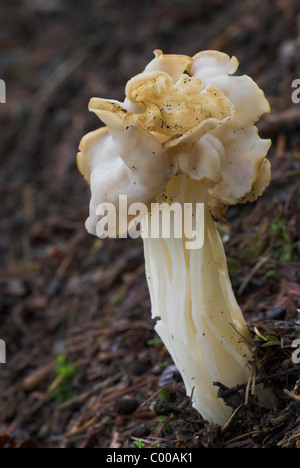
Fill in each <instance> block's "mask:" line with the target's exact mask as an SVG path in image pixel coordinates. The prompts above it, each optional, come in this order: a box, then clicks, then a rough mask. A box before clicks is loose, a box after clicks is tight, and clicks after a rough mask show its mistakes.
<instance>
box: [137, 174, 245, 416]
mask: <svg viewBox="0 0 300 468" xmlns="http://www.w3.org/2000/svg"><path fill="white" fill-rule="evenodd" d="M170 187H171V188H170V189H169V191H168V193H167V194H166V195H167V196H168V197H169V198H168V199H169V200H172V201H173V202H180V203H195V202H197V203H201V202H204V203H205V202H206V193H207V192H206V190H207V189H206V188H205V187H203V191H202V193H199V183H197V184H196V183H195V182H193V181H191V180H190V179H189V180H187V178H186V176H179V177H176V178H175V177H174V178H173V183H171V184H170ZM146 222H147V220H146V219H144V221H143V224H144V227H145V223H146ZM148 225H150V218H149V219H148ZM172 227H174V226H172ZM172 232H174V231H173V230H172V229H171V238H170V239H163V238H159V239H151V235H149V236H148V238H144V251H145V261H146V275H147V280H148V285H149V290H150V295H151V302H152V317H153V318H155V319H157V325H156V331H157V333H158V335H159V336H160V337H161V339H162V340H163V342H164V344H165V346H166V347H167V349H168V351H169V353H170V354H171V356H172V358H173V360H174V362H175V364H176V365H177V367H178V370H179V371H180V373H181V375H182V378H183V380H184V383H185V386H186V390H187V394H188V395H190V396H191V395H192V400H193V406H194V407H195V408H196V409H197V410H198V411H199V413H200V414H201V415H202V416H203V417H204V418H205V419H207V420H209V421H213V422H215V423H219V424H224V423H225V422H226V420H227V419H228V418H229V417H230V414H231V411H230V409H229V408H228V407H226V406H225V404H224V402H223V401H222V400H220V399H219V398H218V396H217V388H216V386H214V385H213V383H214V382H221V383H222V384H224V385H226V386H227V387H230V388H231V387H234V386H236V385H238V384H243V383H246V382H247V381H248V378H249V374H250V370H249V361H250V360H251V358H252V355H251V352H250V349H249V346H248V344H247V342H246V341H247V339H248V338H249V330H248V327H247V324H246V322H245V320H244V318H243V315H242V312H241V309H240V307H239V306H238V304H237V302H236V299H235V297H234V294H233V291H232V286H231V282H230V279H229V276H228V270H227V263H226V257H225V253H224V248H223V244H222V241H221V239H220V236H219V233H218V230H217V227H216V225H215V223H214V221H213V219H212V217H211V215H210V213H209V211H208V209H207V207H205V226H204V232H205V236H204V244H203V247H202V248H200V249H196V250H187V249H186V241H187V239H186V238H184V237H183V238H182V239H176V238H174V236H172Z"/></svg>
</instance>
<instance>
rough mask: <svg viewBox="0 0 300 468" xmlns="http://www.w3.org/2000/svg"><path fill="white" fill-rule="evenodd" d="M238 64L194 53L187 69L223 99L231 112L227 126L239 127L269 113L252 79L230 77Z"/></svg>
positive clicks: (215, 55)
mask: <svg viewBox="0 0 300 468" xmlns="http://www.w3.org/2000/svg"><path fill="white" fill-rule="evenodd" d="M238 65H239V62H238V60H237V59H236V58H235V57H232V58H230V57H229V56H228V55H226V54H224V53H221V52H217V51H213V50H210V51H204V52H200V53H198V54H196V55H195V56H194V57H193V61H192V62H191V63H190V64H189V65H188V70H189V72H190V73H191V74H192V75H193V76H197V77H198V78H200V80H201V81H202V86H203V88H204V89H205V88H206V87H207V86H210V85H211V84H213V85H215V86H216V87H217V88H219V89H220V90H221V91H222V92H223V93H224V94H225V96H227V98H228V99H229V100H230V101H231V102H232V104H233V106H234V109H235V112H234V115H233V118H232V119H231V122H230V124H231V125H232V126H233V127H235V126H237V127H240V128H243V127H244V126H248V125H253V124H254V123H255V122H257V121H258V120H259V118H260V116H261V115H263V114H265V113H268V112H270V105H269V103H268V101H267V99H266V98H265V96H264V93H263V91H262V90H261V89H260V88H259V87H258V85H257V84H256V83H255V82H254V81H253V80H252V78H250V77H249V76H247V75H244V76H231V75H233V73H235V72H236V70H237V67H238Z"/></svg>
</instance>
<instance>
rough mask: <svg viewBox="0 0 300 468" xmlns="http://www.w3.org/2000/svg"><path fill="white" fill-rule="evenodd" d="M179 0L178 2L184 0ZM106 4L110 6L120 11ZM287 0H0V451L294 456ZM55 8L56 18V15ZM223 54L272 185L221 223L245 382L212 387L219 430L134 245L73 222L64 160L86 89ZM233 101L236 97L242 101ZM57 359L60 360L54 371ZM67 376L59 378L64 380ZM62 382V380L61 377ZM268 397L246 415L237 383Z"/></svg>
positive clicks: (71, 167) (291, 74)
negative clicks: (0, 95) (186, 369)
mask: <svg viewBox="0 0 300 468" xmlns="http://www.w3.org/2000/svg"><path fill="white" fill-rule="evenodd" d="M187 3H188V4H187ZM120 5H121V6H120ZM299 15H300V6H299V2H297V1H289V2H275V3H274V2H273V1H272V0H266V1H264V2H261V1H259V0H253V1H252V2H250V3H249V4H248V5H247V7H246V8H245V5H244V3H243V2H238V1H237V0H234V1H232V2H230V3H229V2H225V1H223V0H212V1H210V2H206V1H204V2H197V1H196V0H192V1H190V2H180V1H178V2H174V1H173V0H164V1H162V0H159V1H156V2H147V1H145V2H142V3H140V4H139V8H136V4H135V2H130V1H129V2H119V1H118V0H112V1H109V2H107V1H101V2H99V1H96V0H91V1H90V2H87V4H86V3H85V2H81V3H80V2H76V5H75V6H74V2H71V1H70V0H56V1H55V2H53V1H52V2H50V1H47V2H38V1H35V0H30V1H29V0H28V1H26V2H24V5H23V4H22V8H20V9H19V10H18V11H17V10H16V9H15V5H14V2H11V1H8V0H3V2H1V19H0V25H1V28H0V31H1V37H0V43H1V50H2V53H1V58H0V69H1V76H0V78H1V79H5V80H6V82H7V88H8V96H7V104H5V105H4V104H1V105H0V123H1V142H0V161H1V174H0V197H1V208H0V209H1V224H0V339H4V340H5V342H6V345H7V364H6V365H3V364H1V365H0V394H1V399H0V447H1V448H25V447H26V448H36V447H51V448H53V447H57V448H73V447H81V448H93V447H97V448H98V447H100V448H106V447H111V448H116V449H118V448H121V447H124V448H130V447H137V446H142V447H157V446H159V447H162V448H172V447H175V448H176V447H177V448H210V447H214V448H221V447H226V448H239V447H241V448H245V447H249V448H258V447H259V448H262V447H265V448H275V447H276V448H300V431H299V425H300V409H299V408H300V405H299V380H298V379H299V365H298V364H297V365H294V364H293V363H292V352H293V350H294V348H292V343H293V340H294V339H295V338H297V337H298V336H299V332H300V330H299V323H300V317H299V310H300V267H299V266H300V218H299V213H300V201H299V200H300V197H299V195H300V181H299V175H300V140H299V125H300V122H299V116H300V107H299V105H300V104H299V105H295V104H292V103H291V92H292V88H291V83H292V81H293V79H295V78H300V68H299V64H300V58H299V56H298V55H297V54H298V50H299V47H298V46H297V44H298V42H297V41H299V24H298V23H299ZM66 18H68V21H66ZM157 47H162V48H163V49H164V51H165V52H166V53H183V54H187V55H191V56H192V55H194V54H195V53H196V52H198V51H199V50H205V49H213V48H216V47H217V48H218V47H220V48H222V50H223V51H224V52H226V53H228V54H230V55H235V56H237V57H238V59H239V62H240V66H241V71H242V72H243V73H246V74H248V75H250V76H253V78H254V79H255V81H256V82H258V84H259V86H260V87H262V88H263V89H264V90H265V93H266V96H267V98H268V99H269V100H270V102H271V107H272V113H271V114H270V115H267V116H265V117H264V119H263V121H262V122H261V124H260V134H261V136H263V137H265V138H269V137H272V140H273V146H272V149H271V151H270V160H271V164H272V173H273V178H272V182H271V185H270V187H269V188H268V189H267V191H266V192H265V194H264V195H263V197H261V199H260V200H258V201H257V202H255V204H254V205H253V206H248V205H244V206H237V207H232V208H230V210H229V212H228V222H226V223H224V225H223V226H220V231H221V234H222V236H224V246H225V249H226V253H227V258H228V265H229V271H230V275H231V278H232V282H233V286H234V289H235V292H236V293H237V292H239V293H240V295H239V297H238V300H239V302H240V304H241V307H242V308H243V311H244V313H245V316H246V318H247V320H248V322H249V325H250V328H251V330H252V333H253V345H254V349H255V352H256V356H257V362H256V365H255V366H254V367H253V373H252V375H251V379H250V380H249V382H248V385H246V386H241V387H239V388H235V389H226V388H224V387H222V383H219V384H218V385H219V389H220V392H221V394H222V397H223V398H224V399H225V401H227V402H228V404H230V405H231V407H232V408H233V414H232V416H231V418H230V419H229V420H228V422H227V424H225V425H224V426H223V428H220V427H219V426H215V425H212V424H208V423H207V422H206V421H204V420H203V419H202V418H201V416H200V415H199V414H197V413H196V411H195V410H193V408H192V407H191V403H190V399H189V398H187V397H186V395H185V388H184V386H183V383H182V380H181V378H180V376H179V373H178V372H176V370H174V364H173V363H172V361H171V359H170V357H169V355H168V353H167V351H166V349H165V347H164V346H163V344H162V343H161V342H160V341H159V340H158V337H157V336H156V335H155V333H154V331H153V326H154V324H153V321H152V320H151V318H150V300H149V294H148V289H147V284H146V279H145V271H144V259H143V248H142V243H141V241H139V240H137V241H132V240H130V239H128V240H117V239H116V240H114V239H111V240H106V241H100V240H98V239H94V238H92V237H91V236H88V234H87V233H86V231H85V229H84V221H85V219H86V217H87V214H88V213H87V210H88V200H89V193H88V188H87V187H86V185H85V183H84V181H83V180H82V178H81V176H80V174H79V173H78V170H77V168H76V152H77V147H78V144H79V141H80V139H81V137H82V136H83V135H84V134H85V133H87V132H88V131H90V130H94V129H96V128H97V126H98V121H97V119H95V118H93V116H92V115H90V114H89V113H88V110H87V105H88V101H89V98H90V97H91V96H92V95H95V96H103V97H105V96H117V97H118V98H119V99H123V97H124V96H123V94H122V93H123V91H122V90H123V89H124V83H126V82H127V81H128V79H130V77H131V76H133V75H135V74H137V73H138V72H139V71H142V70H143V68H144V67H145V65H146V63H147V62H148V61H149V60H150V59H151V57H152V51H153V50H154V49H156V48H157ZM246 105H247V103H245V106H246ZM59 362H63V363H64V364H62V365H61V366H59ZM68 375H69V377H68ZM70 375H71V377H70ZM258 382H261V385H265V386H267V387H268V388H269V391H272V392H273V394H274V395H275V396H276V401H277V407H276V408H271V409H270V408H261V407H258V405H257V402H256V399H255V394H254V384H255V383H256V384H257V383H258Z"/></svg>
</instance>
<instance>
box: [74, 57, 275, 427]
mask: <svg viewBox="0 0 300 468" xmlns="http://www.w3.org/2000/svg"><path fill="white" fill-rule="evenodd" d="M237 66H238V62H237V60H236V59H235V58H231V59H230V57H228V56H227V55H225V54H223V53H220V52H216V51H206V52H201V53H199V54H197V55H196V56H195V57H193V58H191V57H187V56H178V55H164V54H163V53H162V52H161V51H155V58H154V60H152V61H151V62H150V63H149V65H148V66H147V67H146V69H145V71H144V72H143V73H141V74H140V75H137V76H135V77H134V78H132V79H131V80H130V81H129V82H128V83H127V86H126V99H125V101H124V102H123V103H121V102H117V101H111V100H104V99H97V98H94V99H92V100H91V103H90V110H91V111H93V112H95V113H96V114H97V115H98V117H99V118H100V119H101V120H102V121H103V122H104V123H105V124H106V125H107V127H105V128H104V129H100V130H97V131H96V132H94V133H91V134H89V135H87V136H86V137H85V138H84V139H83V141H82V143H81V147H80V149H81V152H80V153H79V155H78V166H79V169H80V171H81V173H82V174H83V175H84V176H85V178H86V180H87V182H88V183H89V184H90V186H91V193H92V197H91V204H90V216H89V218H88V220H87V229H88V231H89V232H90V233H92V234H97V223H98V221H99V219H98V216H97V209H98V207H99V205H101V204H102V203H112V204H113V205H114V206H115V207H116V209H118V197H119V195H127V197H128V203H129V204H131V203H135V202H138V203H144V204H146V205H147V206H149V208H150V205H151V203H152V202H158V203H161V202H164V203H168V204H170V205H171V204H172V203H175V202H178V203H180V204H184V203H190V204H192V205H191V206H193V214H194V215H195V213H196V212H195V206H196V204H197V203H203V204H204V206H205V210H204V226H202V227H204V243H203V246H202V247H201V248H198V249H192V250H191V249H188V248H187V247H186V245H187V244H186V242H187V241H188V240H189V239H187V238H186V237H185V236H183V237H182V238H181V239H179V238H176V237H175V236H174V235H172V236H171V238H169V239H165V238H162V237H160V238H158V239H157V238H152V237H151V229H150V235H149V236H148V237H147V238H144V250H145V261H146V274H147V280H148V285H149V290H150V295H151V302H152V316H153V318H156V320H157V325H156V331H157V333H158V334H159V335H160V337H161V338H162V340H163V342H164V343H165V345H166V347H167V348H168V350H169V352H170V354H171V356H172V358H173V360H174V362H175V363H176V365H177V367H178V369H179V371H180V372H181V375H182V377H183V380H184V382H185V385H186V389H187V393H188V394H189V395H192V399H193V405H194V407H195V408H196V409H197V410H198V411H199V412H200V413H201V415H202V416H203V417H204V418H206V419H208V420H209V421H213V422H217V423H220V424H223V423H224V422H225V421H226V420H227V418H228V417H229V416H230V411H229V409H228V408H227V407H226V406H225V404H224V402H223V401H222V400H220V399H219V398H218V396H217V390H216V387H215V386H214V382H216V381H219V382H221V383H222V384H224V385H226V386H227V387H234V386H236V385H238V384H243V383H245V382H247V381H248V378H249V361H250V360H251V359H252V353H251V349H250V347H249V344H248V343H247V340H248V339H249V331H248V327H247V324H246V322H245V320H244V318H243V315H242V312H241V309H240V307H239V306H238V304H237V302H236V299H235V297H234V294H233V291H232V287H231V283H230V280H229V276H228V271H227V264H226V258H225V254H224V249H223V245H222V242H221V239H220V236H219V234H218V230H217V226H216V223H215V221H214V219H222V218H224V216H225V214H226V211H227V209H228V206H229V205H233V204H236V203H245V202H247V201H254V200H256V198H257V197H258V196H260V195H261V194H262V193H263V191H264V189H265V187H267V186H268V184H269V182H270V163H269V161H268V160H267V159H266V154H267V152H268V150H269V147H270V141H269V140H262V139H261V138H260V137H259V135H258V131H257V128H256V127H255V125H254V124H255V123H256V122H257V120H258V119H259V117H260V116H261V115H262V114H263V113H265V112H269V104H268V102H267V100H266V99H265V97H264V94H263V92H262V91H261V90H260V89H259V88H258V86H257V85H256V84H255V83H254V82H253V80H252V79H251V78H249V77H248V76H232V75H233V74H234V73H235V71H236V69H237ZM150 217H151V214H150V215H149V218H147V217H144V218H143V219H142V225H143V227H144V230H147V229H148V228H149V226H150V224H151V223H150ZM170 219H171V223H172V226H171V227H172V228H175V226H174V222H175V218H174V217H172V216H171V218H170ZM129 221H130V219H129ZM127 228H128V223H126V225H125V224H123V225H121V223H120V224H119V226H118V232H119V234H122V233H124V232H125V231H126V230H127ZM171 232H172V229H171Z"/></svg>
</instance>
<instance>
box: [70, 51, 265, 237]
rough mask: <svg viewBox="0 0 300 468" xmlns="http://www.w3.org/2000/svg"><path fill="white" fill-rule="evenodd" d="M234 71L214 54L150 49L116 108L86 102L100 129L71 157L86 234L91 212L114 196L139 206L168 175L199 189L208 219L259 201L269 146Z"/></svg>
mask: <svg viewBox="0 0 300 468" xmlns="http://www.w3.org/2000/svg"><path fill="white" fill-rule="evenodd" d="M237 67H238V61H237V59H236V58H230V57H229V56H228V55H226V54H223V53H221V52H217V51H205V52H200V53H199V54H197V55H195V56H194V57H193V58H191V57H187V56H184V55H165V54H163V53H162V52H161V51H159V50H158V51H155V58H154V59H153V60H152V61H151V62H150V63H149V64H148V65H147V67H146V69H145V70H144V72H143V73H141V74H139V75H137V76H135V77H133V78H132V79H131V80H130V81H129V82H128V83H127V86H126V89H125V93H126V99H125V100H124V102H119V101H115V100H105V99H99V98H93V99H92V100H91V101H90V110H91V111H92V112H95V113H96V115H97V116H98V117H99V118H100V119H101V120H102V121H103V122H104V124H106V126H107V127H106V128H105V129H100V130H98V131H96V132H93V133H90V134H88V135H86V136H85V137H84V138H83V140H82V142H81V145H80V150H81V152H80V153H79V154H78V167H79V170H80V171H81V173H82V174H83V175H84V177H85V179H86V180H87V182H88V183H89V184H90V186H91V194H92V195H91V204H90V216H89V218H88V220H87V229H88V231H89V232H91V233H93V234H96V225H97V222H98V217H97V207H98V205H99V204H102V203H106V202H107V203H113V204H114V205H115V206H116V208H117V207H118V196H119V195H127V196H128V203H129V204H131V203H134V202H139V203H145V204H147V205H149V204H150V203H151V202H153V201H155V200H158V199H159V196H160V195H161V194H162V193H163V192H166V191H168V184H169V183H170V181H171V179H173V178H174V176H175V175H178V174H186V175H187V176H188V177H190V178H191V179H193V180H195V181H198V182H199V184H201V187H203V186H206V187H207V191H208V205H209V207H210V210H211V212H212V214H213V216H214V217H216V218H222V217H223V216H224V214H225V213H226V210H227V207H228V206H229V205H232V204H235V203H239V202H241V203H244V202H246V201H254V200H255V199H256V198H257V197H258V196H260V195H261V194H262V193H263V191H264V189H265V187H267V186H268V184H269V182H270V163H269V161H268V160H267V159H266V154H267V152H268V150H269V147H270V144H271V142H270V140H263V139H261V138H260V137H259V135H258V130H257V128H256V127H255V123H256V122H257V121H258V120H259V118H260V116H261V115H262V114H264V113H266V112H269V111H270V107H269V103H268V101H267V100H266V98H265V96H264V94H263V92H262V90H260V89H259V87H258V86H257V85H256V84H255V82H254V81H253V80H252V79H251V78H250V77H248V76H246V75H244V76H232V75H233V74H234V73H235V72H236V70H237ZM172 183H173V182H172ZM199 189H200V187H199Z"/></svg>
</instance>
